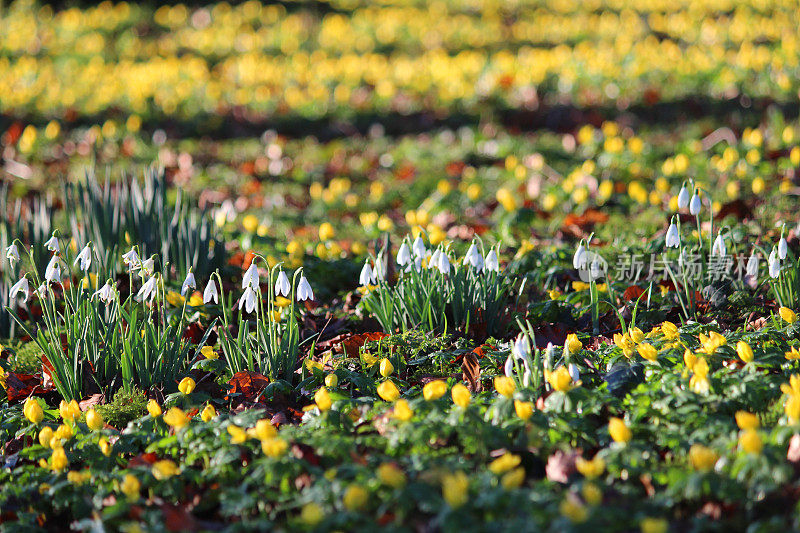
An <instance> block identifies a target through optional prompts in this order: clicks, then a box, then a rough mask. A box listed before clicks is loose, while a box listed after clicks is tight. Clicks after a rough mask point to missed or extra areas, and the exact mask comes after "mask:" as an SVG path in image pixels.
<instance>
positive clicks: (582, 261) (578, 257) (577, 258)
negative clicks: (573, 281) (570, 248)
mask: <svg viewBox="0 0 800 533" xmlns="http://www.w3.org/2000/svg"><path fill="white" fill-rule="evenodd" d="M586 261H587V259H586V247H585V246H584V245H583V241H581V243H580V244H579V245H578V248H577V249H576V250H575V255H573V256H572V266H573V267H574V268H576V269H578V270H580V269H582V268H586Z"/></svg>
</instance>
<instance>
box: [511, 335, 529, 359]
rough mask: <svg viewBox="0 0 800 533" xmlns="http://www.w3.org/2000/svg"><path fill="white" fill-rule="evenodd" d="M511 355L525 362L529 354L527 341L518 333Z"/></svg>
mask: <svg viewBox="0 0 800 533" xmlns="http://www.w3.org/2000/svg"><path fill="white" fill-rule="evenodd" d="M512 353H513V354H514V355H515V356H516V357H517V358H518V359H522V360H525V359H526V358H527V357H528V356H529V355H530V353H531V351H530V348H528V341H527V339H526V338H525V335H524V334H523V333H520V334H519V335H518V336H517V338H516V340H515V341H514V347H513V349H512Z"/></svg>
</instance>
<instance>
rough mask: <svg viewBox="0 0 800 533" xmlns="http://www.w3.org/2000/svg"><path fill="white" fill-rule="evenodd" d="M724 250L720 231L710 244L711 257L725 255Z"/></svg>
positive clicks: (723, 241)
mask: <svg viewBox="0 0 800 533" xmlns="http://www.w3.org/2000/svg"><path fill="white" fill-rule="evenodd" d="M726 251H727V249H726V248H725V240H724V239H723V238H722V232H721V231H720V232H719V233H718V234H717V238H716V239H714V244H713V245H711V257H714V256H719V257H725V252H726Z"/></svg>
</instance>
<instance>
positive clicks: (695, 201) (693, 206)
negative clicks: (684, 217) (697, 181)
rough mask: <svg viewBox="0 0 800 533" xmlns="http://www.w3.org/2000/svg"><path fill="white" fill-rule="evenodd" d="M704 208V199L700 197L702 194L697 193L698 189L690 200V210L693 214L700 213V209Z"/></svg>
mask: <svg viewBox="0 0 800 533" xmlns="http://www.w3.org/2000/svg"><path fill="white" fill-rule="evenodd" d="M702 208H703V201H702V200H701V199H700V195H698V194H697V191H695V193H694V194H693V195H692V200H691V201H690V202H689V212H690V213H691V214H692V215H695V216H696V215H698V214H699V213H700V210H701V209H702Z"/></svg>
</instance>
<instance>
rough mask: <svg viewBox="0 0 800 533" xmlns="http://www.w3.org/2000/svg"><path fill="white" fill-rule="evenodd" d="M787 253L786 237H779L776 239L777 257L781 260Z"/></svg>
mask: <svg viewBox="0 0 800 533" xmlns="http://www.w3.org/2000/svg"><path fill="white" fill-rule="evenodd" d="M788 254H789V246H788V245H787V244H786V239H785V238H783V237H781V240H779V241H778V257H779V258H780V259H781V261H783V260H784V259H786V256H787V255H788Z"/></svg>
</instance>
